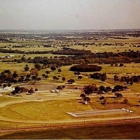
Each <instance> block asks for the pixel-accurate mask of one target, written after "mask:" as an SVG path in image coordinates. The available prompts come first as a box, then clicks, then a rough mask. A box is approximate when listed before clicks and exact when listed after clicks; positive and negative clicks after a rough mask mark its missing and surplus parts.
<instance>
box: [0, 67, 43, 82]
mask: <svg viewBox="0 0 140 140" xmlns="http://www.w3.org/2000/svg"><path fill="white" fill-rule="evenodd" d="M32 80H36V81H40V80H41V78H40V77H38V72H37V70H36V69H34V68H32V69H31V70H30V74H24V75H20V74H18V73H17V71H14V72H11V71H10V70H4V71H2V72H1V73H0V83H14V84H15V83H26V82H29V81H32Z"/></svg>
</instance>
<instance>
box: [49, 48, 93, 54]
mask: <svg viewBox="0 0 140 140" xmlns="http://www.w3.org/2000/svg"><path fill="white" fill-rule="evenodd" d="M89 53H91V51H90V50H78V49H71V48H68V49H63V50H58V51H54V52H52V54H61V55H84V54H89Z"/></svg>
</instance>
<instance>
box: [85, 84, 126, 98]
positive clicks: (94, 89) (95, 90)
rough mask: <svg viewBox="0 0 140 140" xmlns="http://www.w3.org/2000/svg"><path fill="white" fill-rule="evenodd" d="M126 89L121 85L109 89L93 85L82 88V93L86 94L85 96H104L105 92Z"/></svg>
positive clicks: (108, 87)
mask: <svg viewBox="0 0 140 140" xmlns="http://www.w3.org/2000/svg"><path fill="white" fill-rule="evenodd" d="M126 89H127V86H121V85H116V86H114V87H113V88H111V87H110V86H107V87H105V86H102V85H101V86H99V87H97V86H96V85H95V84H92V85H87V86H84V88H83V92H84V93H85V94H86V95H90V94H91V93H97V94H105V93H107V92H113V93H115V92H118V91H123V90H126Z"/></svg>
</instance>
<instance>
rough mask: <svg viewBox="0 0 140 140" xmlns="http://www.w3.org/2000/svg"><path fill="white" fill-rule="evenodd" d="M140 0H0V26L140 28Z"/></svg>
mask: <svg viewBox="0 0 140 140" xmlns="http://www.w3.org/2000/svg"><path fill="white" fill-rule="evenodd" d="M139 9H140V0H0V29H22V30H91V29H95V30H98V29H100V30H105V29H140V10H139Z"/></svg>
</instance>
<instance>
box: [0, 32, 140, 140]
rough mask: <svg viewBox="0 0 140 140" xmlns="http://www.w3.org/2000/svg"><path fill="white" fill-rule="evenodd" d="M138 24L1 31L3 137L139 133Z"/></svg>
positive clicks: (0, 126) (0, 118) (0, 120)
mask: <svg viewBox="0 0 140 140" xmlns="http://www.w3.org/2000/svg"><path fill="white" fill-rule="evenodd" d="M139 131H140V30H104V31H103V30H89V31H88V30H71V31H69V30H62V31H58V30H57V31H52V30H51V31H41V30H40V31H39V30H36V31H33V30H32V31H29V30H27V31H25V30H1V31H0V138H17V139H18V138H68V139H70V138H71V139H74V138H91V139H92V138H140V133H139Z"/></svg>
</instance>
